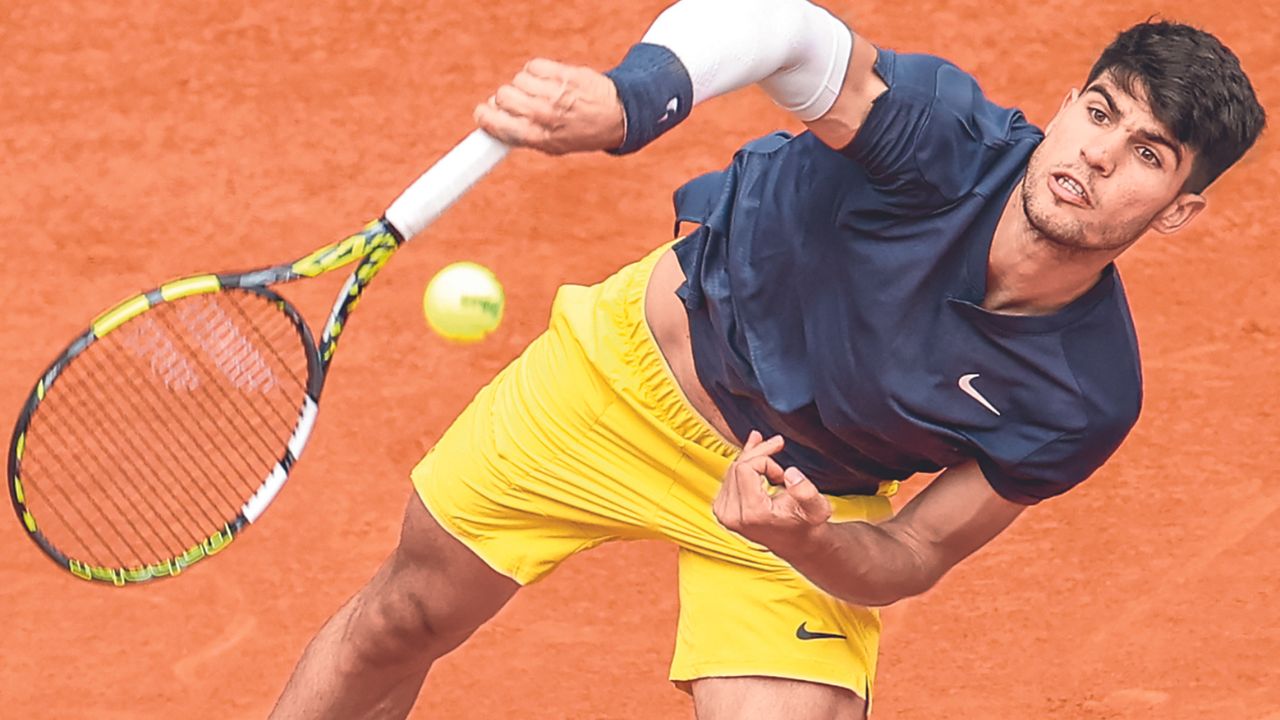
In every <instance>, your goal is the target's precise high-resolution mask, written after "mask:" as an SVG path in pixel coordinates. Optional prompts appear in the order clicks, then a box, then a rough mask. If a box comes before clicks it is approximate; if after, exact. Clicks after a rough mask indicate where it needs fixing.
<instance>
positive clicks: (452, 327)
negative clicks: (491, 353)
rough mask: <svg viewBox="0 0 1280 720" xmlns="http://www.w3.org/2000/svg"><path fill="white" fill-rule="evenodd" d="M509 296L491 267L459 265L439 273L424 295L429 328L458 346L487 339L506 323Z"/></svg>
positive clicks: (428, 284)
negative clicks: (501, 324) (505, 314)
mask: <svg viewBox="0 0 1280 720" xmlns="http://www.w3.org/2000/svg"><path fill="white" fill-rule="evenodd" d="M505 305H506V295H505V294H504V293H503V292H502V283H500V282H498V277H497V276H496V275H494V274H493V271H492V270H490V269H489V268H487V267H485V266H483V265H480V264H477V263H473V262H456V263H453V264H452V265H448V266H446V267H445V268H444V269H443V270H441V271H440V272H438V273H436V276H435V277H433V278H431V282H429V283H427V291H426V292H425V293H424V294H423V296H422V312H423V314H424V315H426V317H427V325H429V326H431V329H432V330H434V331H436V333H437V334H439V335H440V336H441V337H443V338H444V339H446V340H450V341H453V342H458V343H473V342H479V341H480V340H483V339H484V338H485V336H486V335H488V334H489V333H491V332H493V331H494V330H496V329H497V327H498V324H499V323H501V322H502V309H503V307H504V306H505Z"/></svg>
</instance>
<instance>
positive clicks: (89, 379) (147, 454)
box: [59, 356, 215, 543]
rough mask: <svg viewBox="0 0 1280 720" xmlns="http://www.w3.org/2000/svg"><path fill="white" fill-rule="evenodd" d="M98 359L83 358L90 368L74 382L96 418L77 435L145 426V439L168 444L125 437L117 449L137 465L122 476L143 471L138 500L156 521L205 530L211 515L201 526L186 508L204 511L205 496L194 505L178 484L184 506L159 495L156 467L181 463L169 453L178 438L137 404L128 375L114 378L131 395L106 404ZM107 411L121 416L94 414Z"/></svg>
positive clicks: (160, 480)
mask: <svg viewBox="0 0 1280 720" xmlns="http://www.w3.org/2000/svg"><path fill="white" fill-rule="evenodd" d="M100 359H101V356H96V357H93V358H85V360H86V362H87V363H90V364H88V366H87V367H86V368H85V370H86V372H85V373H83V374H82V375H81V377H78V378H76V381H77V382H79V383H82V384H83V385H84V390H83V392H84V394H85V396H86V398H92V402H90V403H86V408H87V409H88V411H89V412H92V413H94V414H95V415H97V416H96V417H95V418H93V419H91V420H90V421H89V422H83V421H82V422H81V424H80V426H79V430H80V432H81V433H85V434H86V435H87V436H89V437H94V435H93V433H92V432H91V431H92V429H93V428H95V427H98V428H101V427H111V426H115V427H126V426H127V423H128V422H130V419H134V420H135V421H140V422H142V423H145V427H143V428H142V429H143V430H144V431H145V432H147V433H149V435H147V436H150V437H157V438H161V439H162V440H168V441H171V442H167V443H166V442H161V443H157V444H155V445H153V446H143V445H141V444H140V441H139V440H138V436H136V435H133V434H129V435H126V436H125V437H124V438H123V442H121V443H120V445H119V446H117V447H118V448H119V449H124V450H127V451H129V452H130V453H132V455H133V457H134V458H136V459H137V462H136V463H134V464H131V465H129V466H126V468H125V470H124V472H123V474H127V475H132V473H130V472H129V471H130V470H134V471H138V472H139V473H140V472H141V471H143V470H146V471H148V472H147V475H146V478H147V480H148V483H147V488H146V489H145V491H144V492H143V493H142V496H141V498H142V500H143V501H144V503H146V504H147V505H148V508H149V509H150V510H151V511H152V512H153V513H154V516H155V517H160V518H165V517H167V518H173V519H177V518H178V516H180V515H186V517H187V518H188V519H189V520H190V521H191V522H192V524H193V525H194V526H200V525H203V526H205V527H208V526H209V523H212V522H215V520H214V519H213V517H212V516H211V515H209V514H208V513H207V512H205V513H204V522H203V523H202V522H201V521H200V520H197V519H196V518H195V517H194V515H192V512H191V510H190V508H192V507H194V508H197V509H206V508H207V505H208V504H209V503H211V500H210V499H209V498H208V496H207V495H205V496H204V497H205V500H206V502H205V503H201V502H198V501H197V500H196V499H195V498H194V497H193V496H192V494H191V492H190V490H189V486H188V485H187V484H186V483H180V484H178V486H177V487H178V488H179V489H181V490H182V491H183V492H184V495H185V497H186V499H187V500H188V501H189V502H187V503H183V502H181V500H180V499H178V498H175V497H173V496H172V495H170V494H169V493H165V492H161V490H163V488H164V473H163V471H162V470H160V469H159V465H163V464H165V460H166V459H167V460H168V461H171V462H181V459H180V458H179V457H177V455H176V454H175V453H174V452H173V450H172V447H173V441H177V440H178V438H177V437H175V436H174V435H173V432H172V430H171V429H170V428H169V426H168V425H167V424H165V423H161V422H158V418H159V413H158V412H157V410H158V408H156V407H154V406H153V407H145V406H142V405H141V404H140V402H141V400H142V399H144V398H146V397H147V396H146V394H145V393H141V392H136V391H137V390H138V388H137V387H136V386H134V384H133V379H132V375H130V374H129V373H123V374H119V375H118V378H119V379H120V380H122V381H124V382H126V383H128V384H129V385H130V387H129V388H127V390H131V391H134V392H125V393H123V394H122V395H121V399H122V401H123V402H117V403H110V402H107V398H105V397H103V396H102V394H101V391H100V388H101V387H103V382H105V378H106V377H107V376H108V373H106V372H103V373H98V372H95V370H98V369H100V368H98V367H97V366H98V365H101V363H100V362H99V361H100ZM110 370H118V368H111V369H110ZM72 392H75V388H72ZM64 407H69V406H64ZM59 409H61V408H59ZM108 409H114V410H116V411H118V412H119V413H121V414H119V415H117V416H116V417H114V418H106V417H103V416H102V415H101V414H97V412H96V411H99V410H101V411H102V412H103V413H105V412H107V411H108ZM96 437H98V438H101V437H102V435H101V434H98V435H97V436H96ZM68 440H70V438H68ZM100 449H102V450H110V449H116V448H114V447H113V448H107V447H105V446H102V447H101V448H100ZM158 451H159V452H164V451H167V455H168V457H167V458H164V457H155V456H154V455H155V454H156V453H157V452H158ZM107 455H108V453H106V452H103V453H101V454H100V455H97V456H96V457H106V456H107ZM157 460H158V461H159V464H158V463H157V462H156V461H157ZM198 470H199V471H200V472H202V473H203V472H204V468H203V467H199V468H198ZM95 477H96V476H95ZM140 485H141V483H139V485H137V486H134V487H135V488H137V489H142V488H141V487H140ZM197 487H198V488H199V487H200V486H197ZM124 489H125V490H126V491H127V490H129V489H130V488H129V487H128V486H126V487H125V488H124ZM202 494H203V492H202ZM151 497H155V498H157V499H158V501H159V503H160V504H163V505H165V511H164V512H160V511H158V510H157V509H156V507H155V506H153V505H152V504H151V502H150V498H151ZM157 535H158V533H157ZM189 536H190V532H179V533H177V534H176V535H175V536H174V538H173V539H174V540H176V541H177V542H179V543H180V542H182V539H183V538H184V537H189Z"/></svg>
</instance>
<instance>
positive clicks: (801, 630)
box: [796, 621, 848, 640]
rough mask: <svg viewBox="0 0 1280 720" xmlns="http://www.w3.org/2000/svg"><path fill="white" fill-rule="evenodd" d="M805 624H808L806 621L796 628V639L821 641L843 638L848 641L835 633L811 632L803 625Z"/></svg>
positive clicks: (845, 637) (843, 636)
mask: <svg viewBox="0 0 1280 720" xmlns="http://www.w3.org/2000/svg"><path fill="white" fill-rule="evenodd" d="M807 624H808V621H805V622H802V623H800V627H798V628H796V637H798V638H800V639H801V640H821V639H823V638H844V639H846V640H847V639H848V638H847V636H845V635H837V634H836V633H824V632H813V631H811V630H809V629H808V628H806V627H805V625H807Z"/></svg>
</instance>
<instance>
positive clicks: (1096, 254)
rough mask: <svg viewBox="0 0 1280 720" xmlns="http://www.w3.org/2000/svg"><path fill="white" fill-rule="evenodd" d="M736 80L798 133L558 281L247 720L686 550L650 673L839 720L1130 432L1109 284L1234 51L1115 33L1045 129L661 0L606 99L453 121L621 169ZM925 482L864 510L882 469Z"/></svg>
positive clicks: (815, 33)
mask: <svg viewBox="0 0 1280 720" xmlns="http://www.w3.org/2000/svg"><path fill="white" fill-rule="evenodd" d="M753 83H756V84H759V85H760V86H761V87H763V88H764V90H765V91H766V92H767V93H768V94H769V95H770V96H772V97H773V98H774V100H776V101H777V102H778V103H779V104H780V105H782V106H783V107H784V108H786V109H787V110H789V111H791V112H792V113H794V114H795V115H796V116H797V117H798V118H799V119H801V120H802V121H804V122H805V123H806V124H807V126H808V128H809V131H810V132H807V133H805V134H802V135H800V136H798V137H790V136H787V135H785V134H775V135H770V136H768V137H765V138H762V139H760V140H757V141H755V142H752V143H750V144H748V145H747V146H745V147H744V148H743V149H742V150H741V151H740V152H738V153H737V155H736V156H735V157H734V159H733V162H732V164H731V165H730V166H729V167H728V169H727V170H726V171H724V172H721V173H715V174H712V175H709V176H704V177H702V178H699V179H696V180H694V181H693V182H691V183H689V184H688V185H686V186H684V187H682V188H681V189H680V190H678V191H677V193H676V205H677V208H676V209H677V215H678V217H679V218H680V219H681V220H685V221H692V222H693V223H694V224H695V225H696V230H694V231H693V232H692V233H691V234H689V235H688V236H687V237H685V238H683V239H681V240H679V241H677V242H676V243H675V244H674V246H673V247H671V246H664V247H661V248H658V249H657V250H655V251H654V252H653V253H652V254H650V255H649V256H648V257H646V258H644V259H643V260H640V261H639V262H637V263H635V264H633V265H630V266H628V267H626V268H623V269H622V270H621V271H620V272H618V273H617V274H616V275H614V276H613V277H611V278H609V279H608V280H606V281H605V282H603V283H601V284H599V285H596V286H594V287H577V286H566V287H564V288H561V290H560V292H559V294H558V295H557V297H556V301H555V304H554V307H553V309H552V315H551V321H550V328H549V329H548V331H547V332H546V333H545V334H544V335H542V336H541V337H539V338H538V339H537V340H535V341H534V342H533V343H532V344H531V345H530V346H529V348H528V349H527V350H526V351H525V352H524V354H523V355H521V357H520V358H519V359H517V360H516V361H515V362H513V363H512V364H511V365H510V366H509V367H507V368H506V369H505V370H503V371H502V373H501V374H499V375H498V377H497V378H496V379H495V380H494V381H493V382H492V383H491V384H490V385H488V386H487V387H486V388H484V389H483V390H481V391H480V393H479V394H478V395H477V397H476V398H475V401H474V402H473V403H472V404H471V406H470V407H469V408H468V409H467V410H466V411H465V412H463V414H462V415H461V416H460V417H459V418H458V419H457V420H456V422H455V423H454V424H453V426H452V427H451V428H450V429H449V430H448V431H447V432H446V433H445V435H444V436H443V437H442V438H441V439H440V441H439V443H438V444H437V445H436V446H435V448H434V449H433V450H432V451H431V452H430V453H428V454H427V456H426V457H425V458H424V459H423V460H422V462H421V463H420V464H419V465H418V467H417V468H416V469H415V470H414V472H413V482H414V485H415V488H416V489H417V495H418V497H415V498H414V499H412V500H411V502H410V503H409V508H408V511H407V513H406V516H405V520H404V529H403V535H402V538H401V542H400V545H399V547H398V548H397V549H396V551H395V552H394V553H392V555H391V556H390V558H389V559H388V560H387V562H386V564H384V565H383V566H382V568H381V569H380V570H379V571H378V573H377V575H376V576H375V577H374V578H373V579H372V580H371V581H370V583H369V584H368V585H367V586H366V587H365V588H364V589H362V590H361V591H360V592H359V593H358V594H357V595H356V596H355V597H354V598H353V599H352V600H351V601H350V602H348V603H347V604H346V605H345V606H344V607H343V608H342V609H341V610H339V611H338V613H337V615H335V616H334V618H333V619H332V620H330V621H329V623H328V624H327V625H326V626H325V627H324V628H323V629H322V630H321V631H320V633H319V635H318V636H317V637H316V638H315V640H313V641H312V643H311V645H310V646H309V647H308V648H307V650H306V653H305V655H304V656H303V658H302V660H301V662H300V663H299V665H298V668H297V670H296V671H295V673H294V675H293V678H292V679H291V680H290V682H289V685H288V687H287V688H286V689H285V694H284V696H283V697H282V698H281V700H280V703H279V705H278V707H277V708H276V716H277V717H280V718H357V717H404V716H405V714H406V713H407V712H408V711H409V708H410V706H411V705H412V703H413V702H414V699H415V698H416V696H417V694H418V692H419V689H420V687H421V683H422V681H423V679H424V677H425V676H426V673H427V670H428V668H429V667H430V666H431V663H432V661H434V660H435V659H436V658H438V657H440V656H442V655H444V654H445V653H446V652H448V651H449V650H451V649H452V648H454V647H456V646H457V645H458V644H460V643H461V642H462V641H463V640H465V639H466V638H467V637H468V636H469V635H470V634H471V632H472V631H474V630H475V629H476V628H477V627H478V626H479V625H480V624H481V623H483V622H484V621H485V620H487V619H488V618H489V617H491V616H492V615H493V614H494V613H495V612H497V610H498V609H499V608H501V607H502V605H503V604H504V603H505V602H506V601H507V600H508V599H510V598H511V596H512V595H513V594H514V593H515V592H516V590H518V589H519V588H520V587H521V586H522V585H524V584H527V583H530V582H533V581H535V580H537V579H539V578H541V577H543V576H544V575H546V574H547V573H549V572H550V571H551V570H553V569H554V568H555V567H556V565H557V564H558V563H559V562H560V561H561V560H563V559H564V558H565V557H567V556H569V555H571V554H573V553H575V552H578V551H580V550H584V549H586V548H590V547H593V546H595V545H597V544H600V543H603V542H606V541H609V540H615V539H626V538H666V539H669V540H672V541H674V542H675V543H677V544H678V545H679V546H680V559H679V564H680V601H681V608H680V619H679V629H678V634H677V641H676V649H675V657H674V659H673V662H672V668H671V678H672V679H673V680H674V681H677V682H678V683H680V684H681V686H682V687H685V688H687V689H689V690H690V692H691V693H692V695H693V699H694V705H695V708H696V712H697V716H698V717H699V718H700V719H701V720H721V719H723V718H741V717H752V718H788V719H796V718H854V717H862V716H864V715H865V713H866V712H867V707H868V704H869V701H870V698H871V692H872V682H873V677H874V672H875V663H876V652H877V642H878V637H879V630H880V627H879V619H878V616H877V614H876V611H875V610H874V609H872V608H874V607H875V606H882V605H888V604H890V603H893V602H895V601H897V600H899V599H901V598H904V597H908V596H911V595H915V594H918V593H921V592H924V591H925V590H926V589H928V588H929V587H931V586H932V585H933V584H934V583H936V582H937V581H938V579H939V578H940V577H941V576H942V575H943V574H944V573H945V572H946V571H947V570H948V569H950V568H951V567H952V566H954V565H955V564H956V563H957V562H959V561H960V560H961V559H963V558H964V557H966V556H968V555H969V554H970V553H972V552H974V551H975V550H977V549H978V548H979V547H981V546H982V545H984V544H985V543H987V542H988V541H989V540H991V539H992V538H993V537H995V536H996V535H997V534H998V533H1000V532H1001V531H1002V530H1004V529H1005V528H1006V527H1008V526H1009V524H1010V523H1011V522H1013V520H1014V519H1015V518H1016V517H1018V515H1019V514H1021V513H1022V511H1023V510H1024V509H1025V508H1026V507H1027V506H1029V505H1033V504H1035V503H1037V502H1039V501H1041V500H1044V499H1046V498H1049V497H1052V496H1055V495H1058V494H1060V493H1063V492H1065V491H1067V490H1069V489H1070V488H1072V487H1074V486H1075V485H1076V484H1078V483H1080V482H1081V481H1083V480H1084V479H1085V478H1087V477H1088V476H1089V475H1090V474H1091V473H1093V471H1094V470H1096V469H1097V468H1098V467H1099V466H1100V465H1101V464H1102V463H1103V462H1104V461H1105V460H1106V459H1107V458H1108V457H1109V456H1110V455H1111V454H1112V453H1113V452H1114V451H1115V449H1116V448H1117V447H1118V446H1119V445H1120V443H1121V441H1122V440H1123V439H1124V437H1125V436H1126V434H1127V433H1128V432H1129V429H1130V428H1131V427H1132V425H1133V424H1134V422H1135V420H1136V418H1137V416H1138V411H1139V405H1140V402H1141V376H1140V372H1139V362H1138V350H1137V342H1136V338H1135V337H1134V331H1133V326H1132V324H1131V321H1130V316H1129V311H1128V307H1127V304H1126V301H1125V296H1124V291H1123V289H1122V286H1121V283H1120V278H1119V276H1118V274H1117V272H1116V269H1115V266H1114V265H1113V264H1112V261H1113V260H1114V259H1115V258H1116V256H1118V255H1119V254H1120V253H1121V252H1123V251H1124V250H1125V249H1126V248H1128V247H1129V246H1130V245H1132V244H1133V243H1134V242H1135V241H1136V240H1137V239H1138V238H1139V237H1140V236H1142V235H1144V234H1146V233H1147V232H1148V231H1152V230H1154V231H1155V232H1157V233H1161V234H1169V233H1173V232H1176V231H1178V230H1181V229H1182V228H1184V227H1186V226H1187V224H1188V223H1190V222H1191V221H1192V219H1194V218H1195V217H1196V216H1197V215H1198V214H1199V213H1200V212H1201V211H1202V210H1203V209H1204V208H1205V205H1206V201H1205V198H1204V197H1203V196H1202V195H1201V192H1202V191H1203V190H1204V188H1205V187H1206V186H1207V185H1209V183H1211V182H1212V181H1213V180H1214V179H1215V178H1217V177H1218V176H1219V175H1220V174H1221V173H1222V172H1223V171H1224V170H1226V169H1227V168H1228V167H1229V166H1230V165H1232V164H1233V163H1234V162H1235V161H1236V160H1238V159H1239V158H1240V157H1241V156H1242V155H1243V154H1244V152H1245V151H1246V150H1247V149H1248V148H1249V147H1250V146H1251V145H1252V144H1253V143H1254V141H1255V139H1256V138H1257V136H1258V134H1259V133H1260V132H1261V129H1262V127H1263V125H1264V122H1265V120H1264V114H1263V111H1262V109H1261V107H1260V106H1259V105H1258V102H1257V100H1256V98H1255V96H1254V92H1253V89H1252V87H1251V86H1250V83H1249V81H1248V79H1247V78H1246V77H1245V75H1244V74H1243V72H1242V70H1241V68H1240V65H1239V63H1238V61H1237V59H1236V57H1235V56H1234V55H1233V54H1232V53H1231V52H1230V51H1229V50H1228V49H1227V48H1225V47H1223V46H1222V44H1221V43H1219V42H1218V41H1217V40H1216V39H1215V38H1214V37H1212V36H1211V35H1208V34H1206V33H1204V32H1201V31H1199V30H1195V29H1193V28H1190V27H1187V26H1184V25H1178V24H1170V23H1164V22H1151V23H1144V24H1141V25H1138V26H1136V27H1134V28H1131V29H1129V30H1127V31H1125V32H1124V33H1122V34H1121V35H1120V36H1119V37H1118V38H1117V40H1116V41H1115V42H1114V43H1113V44H1112V45H1111V46H1110V47H1108V48H1107V49H1106V50H1105V51H1104V52H1103V54H1102V56H1101V57H1100V58H1099V60H1098V61H1097V63H1096V64H1095V66H1094V67H1093V69H1092V70H1091V71H1090V72H1089V74H1088V77H1087V80H1086V83H1085V85H1084V88H1083V89H1081V90H1072V91H1071V92H1069V93H1068V94H1067V95H1066V97H1065V99H1064V100H1063V102H1062V105H1061V108H1060V110H1059V112H1058V113H1057V115H1056V116H1055V117H1054V119H1053V121H1052V122H1051V123H1050V124H1049V125H1048V127H1047V128H1046V130H1045V131H1044V133H1042V132H1041V131H1040V130H1039V129H1037V128H1036V127H1034V126H1032V125H1031V124H1030V123H1029V122H1028V121H1027V120H1026V119H1025V118H1024V117H1023V115H1022V114H1021V113H1019V112H1018V111H1016V110H1010V109H1006V108H1002V107H998V106H996V105H994V104H993V103H991V102H990V101H989V100H987V99H986V98H985V97H984V96H983V94H982V92H981V91H980V90H979V88H978V85H977V83H976V82H975V81H974V79H973V78H972V77H970V76H969V75H967V74H966V73H964V72H963V71H962V70H959V69H958V68H956V67H955V66H953V65H951V64H948V63H947V62H945V61H942V60H939V59H937V58H934V57H929V56H922V55H906V54H898V53H894V52H891V51H889V50H886V49H883V48H876V47H874V46H873V45H872V44H871V43H869V42H868V41H866V40H864V39H863V38H861V37H859V36H858V35H856V34H854V33H852V32H850V30H849V29H848V28H847V27H846V26H845V25H844V24H843V23H841V22H840V21H839V20H837V19H836V18H834V17H832V16H831V15H830V14H828V13H827V12H826V11H824V10H822V9H820V8H818V7H816V6H814V5H811V4H809V3H808V2H804V1H803V0H734V1H733V2H728V1H727V0H725V1H716V0H684V1H683V2H679V3H677V4H676V5H674V6H672V7H671V8H669V9H668V10H667V11H665V12H664V13H663V14H662V15H661V16H660V17H659V18H658V19H657V20H656V21H655V23H654V25H653V26H652V27H651V28H650V30H649V32H648V33H647V34H646V35H645V37H644V40H643V42H642V43H641V44H638V45H636V46H635V47H633V48H632V49H631V51H630V52H629V53H628V55H627V56H626V58H625V59H624V61H623V62H622V63H621V64H620V65H619V66H618V67H617V68H615V69H614V70H613V71H611V72H610V73H608V74H607V75H604V74H600V73H597V72H595V71H593V70H590V69H587V68H581V67H569V66H565V65H562V64H560V63H556V62H552V61H549V60H535V61H532V62H530V63H529V64H528V65H527V66H526V67H525V68H524V70H522V71H521V72H520V73H519V74H518V75H517V76H516V77H515V79H514V80H513V81H512V82H511V84H509V85H505V86H503V87H502V88H500V89H499V90H498V91H497V93H496V94H495V95H494V96H493V98H492V99H491V100H490V101H489V102H488V103H486V104H484V105H482V106H480V107H479V108H477V110H476V118H477V121H478V122H479V124H480V126H481V127H483V128H485V129H486V130H488V131H489V132H491V133H493V134H494V135H496V136H497V137H499V138H502V139H504V140H506V141H508V142H510V143H513V144H516V145H521V146H527V147H532V148H536V149H539V150H543V151H546V152H550V153H566V152H577V151H587V150H603V149H608V150H613V151H615V152H620V153H626V152H631V151H635V150H638V149H640V148H641V147H643V146H644V145H645V144H646V143H648V142H649V141H651V140H653V139H654V138H655V137H657V136H658V135H659V134H661V133H662V132H664V131H666V130H669V129H670V128H672V127H674V126H675V125H676V124H677V123H679V122H680V121H681V120H682V119H683V118H684V117H686V116H687V115H688V114H689V112H690V111H691V110H692V108H693V107H694V106H695V105H697V104H698V103H700V102H702V101H703V100H706V99H708V98H711V97H715V96H717V95H720V94H723V93H726V92H730V91H732V90H735V89H737V88H740V87H743V86H746V85H749V84H753ZM940 469H944V470H943V472H942V473H941V474H940V475H939V476H938V477H937V478H936V479H934V480H933V482H932V483H931V484H930V485H929V487H928V488H927V489H925V490H924V491H923V492H921V493H920V494H919V495H917V496H916V497H915V498H913V499H912V500H911V501H910V502H909V503H908V504H907V505H906V506H905V507H904V508H903V509H902V511H901V512H900V513H899V514H898V515H897V516H896V517H893V516H891V511H890V506H889V501H888V498H887V497H886V496H887V495H888V494H890V493H891V492H892V490H893V489H894V488H895V487H896V482H897V481H898V480H901V479H903V478H906V477H908V476H909V475H911V474H913V473H918V472H933V471H937V470H940ZM419 498H420V499H419Z"/></svg>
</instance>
